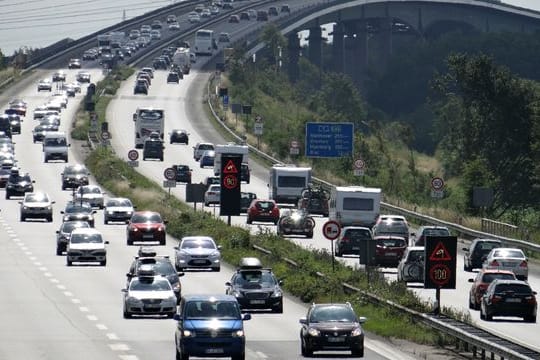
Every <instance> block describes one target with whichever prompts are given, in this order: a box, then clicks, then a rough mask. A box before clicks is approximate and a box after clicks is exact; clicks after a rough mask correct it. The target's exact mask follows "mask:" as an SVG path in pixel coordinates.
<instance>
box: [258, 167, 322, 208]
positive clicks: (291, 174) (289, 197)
mask: <svg viewBox="0 0 540 360" xmlns="http://www.w3.org/2000/svg"><path fill="white" fill-rule="evenodd" d="M311 174H312V170H311V168H310V167H296V166H294V165H274V166H272V167H271V168H270V179H269V183H268V188H269V197H270V199H272V200H275V201H276V202H277V203H282V204H283V203H284V204H294V205H296V204H297V203H298V200H299V199H300V198H301V196H302V190H303V189H305V188H307V187H308V185H309V184H310V183H311Z"/></svg>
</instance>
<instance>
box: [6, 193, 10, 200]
mask: <svg viewBox="0 0 540 360" xmlns="http://www.w3.org/2000/svg"><path fill="white" fill-rule="evenodd" d="M10 197H11V195H10V194H9V193H8V192H7V191H6V200H9V198H10Z"/></svg>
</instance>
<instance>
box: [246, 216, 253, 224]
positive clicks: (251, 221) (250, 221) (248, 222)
mask: <svg viewBox="0 0 540 360" xmlns="http://www.w3.org/2000/svg"><path fill="white" fill-rule="evenodd" d="M246 223H247V224H248V225H251V224H253V220H251V219H250V218H249V217H248V218H247V220H246Z"/></svg>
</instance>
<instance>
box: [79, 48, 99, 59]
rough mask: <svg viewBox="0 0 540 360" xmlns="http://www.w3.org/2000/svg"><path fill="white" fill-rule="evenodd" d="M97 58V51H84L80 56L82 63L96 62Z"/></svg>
mask: <svg viewBox="0 0 540 360" xmlns="http://www.w3.org/2000/svg"><path fill="white" fill-rule="evenodd" d="M97 57H98V54H97V51H95V50H91V49H89V50H85V51H84V53H83V56H82V59H83V61H89V60H96V59H97Z"/></svg>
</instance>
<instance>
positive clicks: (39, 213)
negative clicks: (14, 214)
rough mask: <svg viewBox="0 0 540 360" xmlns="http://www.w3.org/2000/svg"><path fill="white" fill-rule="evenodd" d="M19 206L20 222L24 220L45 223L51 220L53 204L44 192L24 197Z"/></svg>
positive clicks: (27, 194)
mask: <svg viewBox="0 0 540 360" xmlns="http://www.w3.org/2000/svg"><path fill="white" fill-rule="evenodd" d="M20 204H21V221H26V219H29V218H32V219H36V218H38V219H45V220H47V222H52V220H53V204H54V201H52V200H51V198H50V197H49V195H48V194H47V193H45V192H32V193H26V194H25V195H24V199H23V201H21V202H20Z"/></svg>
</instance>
